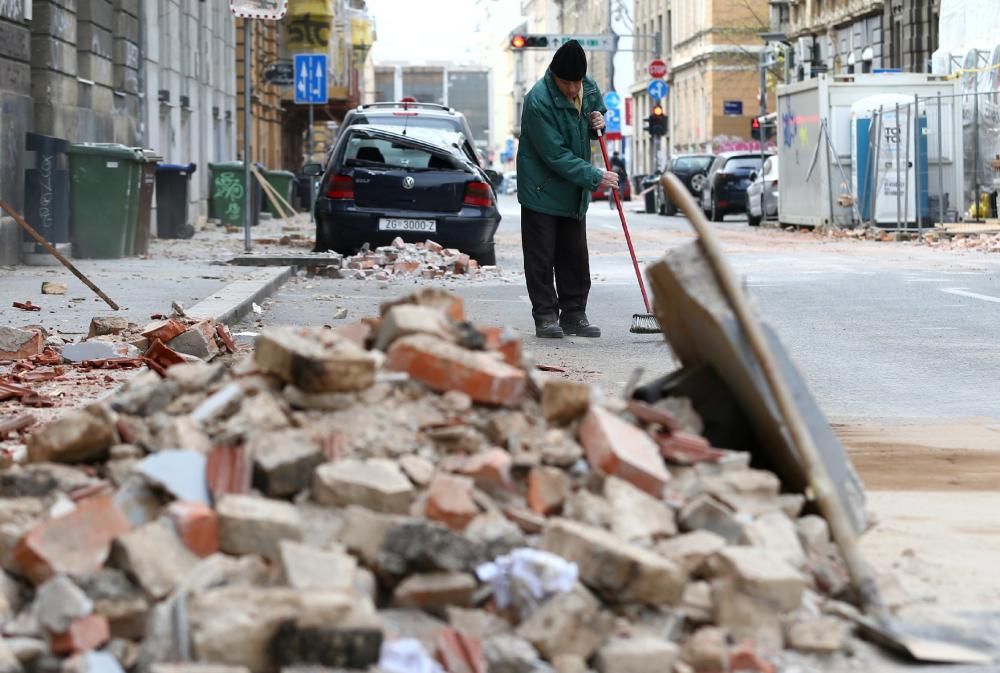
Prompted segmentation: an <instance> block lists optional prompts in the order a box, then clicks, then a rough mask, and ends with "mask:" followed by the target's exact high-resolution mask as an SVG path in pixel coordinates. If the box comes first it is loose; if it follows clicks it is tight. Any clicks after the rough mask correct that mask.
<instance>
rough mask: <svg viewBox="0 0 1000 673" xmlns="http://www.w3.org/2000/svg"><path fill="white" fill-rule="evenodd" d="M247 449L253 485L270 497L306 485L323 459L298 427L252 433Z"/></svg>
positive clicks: (303, 488) (279, 496)
mask: <svg viewBox="0 0 1000 673" xmlns="http://www.w3.org/2000/svg"><path fill="white" fill-rule="evenodd" d="M247 452H248V453H249V454H250V455H251V456H253V462H254V483H255V485H256V486H257V487H258V488H260V490H262V491H263V492H264V493H266V494H267V495H269V496H271V497H274V498H282V497H287V496H292V495H296V494H297V493H299V492H300V491H304V490H306V489H307V488H309V485H310V484H311V483H312V480H313V473H314V472H315V470H316V468H317V467H318V466H320V465H322V464H323V463H324V462H326V456H324V455H323V451H322V450H320V448H319V447H318V446H317V445H316V443H315V442H314V441H313V440H312V439H311V438H310V437H309V435H307V434H306V433H305V432H302V431H301V430H286V431H282V432H275V433H264V434H258V435H254V436H252V437H251V439H250V441H249V442H248V444H247Z"/></svg>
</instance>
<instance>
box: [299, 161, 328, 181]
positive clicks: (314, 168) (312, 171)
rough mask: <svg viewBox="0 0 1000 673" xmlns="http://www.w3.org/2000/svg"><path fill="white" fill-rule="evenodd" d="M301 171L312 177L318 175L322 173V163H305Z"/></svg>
mask: <svg viewBox="0 0 1000 673" xmlns="http://www.w3.org/2000/svg"><path fill="white" fill-rule="evenodd" d="M302 172H303V173H305V174H306V175H308V176H309V177H312V178H315V177H319V176H320V175H323V164H306V165H305V166H303V167H302Z"/></svg>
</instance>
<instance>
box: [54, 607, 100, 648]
mask: <svg viewBox="0 0 1000 673" xmlns="http://www.w3.org/2000/svg"><path fill="white" fill-rule="evenodd" d="M110 639H111V626H110V625H109V624H108V618H107V617H105V616H104V615H96V614H94V615H87V616H86V617H81V618H80V619H77V620H75V621H74V622H73V623H72V624H70V627H69V629H68V630H67V631H66V632H65V633H57V634H53V635H52V636H51V638H50V640H49V648H50V649H51V650H52V653H53V654H58V655H69V654H76V653H78V652H87V651H89V650H96V649H97V648H99V647H101V646H102V645H104V643H106V642H108V641H109V640H110Z"/></svg>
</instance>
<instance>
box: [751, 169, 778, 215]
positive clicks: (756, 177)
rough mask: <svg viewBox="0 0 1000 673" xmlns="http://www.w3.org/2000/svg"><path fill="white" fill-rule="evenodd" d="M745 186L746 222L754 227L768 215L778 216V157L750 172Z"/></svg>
mask: <svg viewBox="0 0 1000 673" xmlns="http://www.w3.org/2000/svg"><path fill="white" fill-rule="evenodd" d="M750 179H751V180H753V182H751V183H750V186H749V187H748V188H747V206H746V208H747V223H748V224H749V225H750V226H751V227H756V226H758V225H759V224H760V223H761V220H765V219H767V218H769V217H774V218H777V217H778V157H777V156H771V157H768V158H767V159H766V160H765V161H764V168H763V169H761V170H760V171H759V172H758V173H756V174H755V173H751V174H750Z"/></svg>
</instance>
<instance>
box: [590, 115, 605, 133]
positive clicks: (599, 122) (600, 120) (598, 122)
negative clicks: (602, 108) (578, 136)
mask: <svg viewBox="0 0 1000 673" xmlns="http://www.w3.org/2000/svg"><path fill="white" fill-rule="evenodd" d="M590 128H592V129H593V130H595V131H598V130H600V129H603V128H604V115H602V114H601V113H600V112H596V111H595V112H591V113H590Z"/></svg>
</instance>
